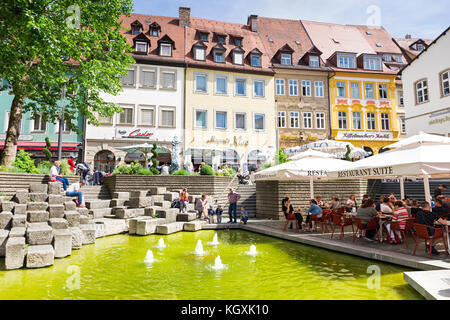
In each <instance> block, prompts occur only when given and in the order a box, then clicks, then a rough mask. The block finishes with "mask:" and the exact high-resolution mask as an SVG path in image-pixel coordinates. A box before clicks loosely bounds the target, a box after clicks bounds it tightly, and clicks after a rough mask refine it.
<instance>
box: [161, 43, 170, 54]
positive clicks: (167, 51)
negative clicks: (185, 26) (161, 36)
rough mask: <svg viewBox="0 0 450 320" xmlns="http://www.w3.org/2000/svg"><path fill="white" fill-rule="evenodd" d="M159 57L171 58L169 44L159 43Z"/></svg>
mask: <svg viewBox="0 0 450 320" xmlns="http://www.w3.org/2000/svg"><path fill="white" fill-rule="evenodd" d="M159 55H160V56H166V57H171V56H172V45H171V44H169V43H161V44H160V50H159Z"/></svg>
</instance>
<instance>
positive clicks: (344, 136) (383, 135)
mask: <svg viewBox="0 0 450 320" xmlns="http://www.w3.org/2000/svg"><path fill="white" fill-rule="evenodd" d="M336 139H338V140H372V141H387V140H393V139H394V136H393V134H392V132H355V131H340V132H338V134H337V137H336Z"/></svg>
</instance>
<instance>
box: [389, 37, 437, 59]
mask: <svg viewBox="0 0 450 320" xmlns="http://www.w3.org/2000/svg"><path fill="white" fill-rule="evenodd" d="M394 40H395V42H397V44H398V45H399V46H400V47H401V48H402V49H403V50H406V51H409V52H410V53H412V54H413V55H415V56H417V55H418V54H419V53H420V52H421V51H417V50H414V49H412V48H411V47H410V46H411V45H412V44H414V43H416V42H417V41H419V40H422V41H423V42H425V44H426V45H427V46H429V45H430V44H431V43H432V42H433V39H420V38H411V39H406V38H394Z"/></svg>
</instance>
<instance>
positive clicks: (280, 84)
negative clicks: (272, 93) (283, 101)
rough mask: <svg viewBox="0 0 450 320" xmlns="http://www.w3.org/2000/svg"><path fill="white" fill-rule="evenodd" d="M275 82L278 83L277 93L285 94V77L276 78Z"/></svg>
mask: <svg viewBox="0 0 450 320" xmlns="http://www.w3.org/2000/svg"><path fill="white" fill-rule="evenodd" d="M275 84H276V90H277V95H279V96H284V79H276V80H275Z"/></svg>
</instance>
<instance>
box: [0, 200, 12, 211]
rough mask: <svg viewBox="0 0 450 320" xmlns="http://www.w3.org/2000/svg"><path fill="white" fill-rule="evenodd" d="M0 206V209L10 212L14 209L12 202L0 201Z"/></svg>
mask: <svg viewBox="0 0 450 320" xmlns="http://www.w3.org/2000/svg"><path fill="white" fill-rule="evenodd" d="M0 207H1V208H2V209H1V210H0V211H6V212H12V211H13V209H14V202H12V201H3V202H2V203H0Z"/></svg>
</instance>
